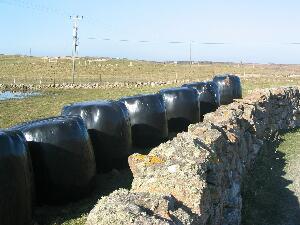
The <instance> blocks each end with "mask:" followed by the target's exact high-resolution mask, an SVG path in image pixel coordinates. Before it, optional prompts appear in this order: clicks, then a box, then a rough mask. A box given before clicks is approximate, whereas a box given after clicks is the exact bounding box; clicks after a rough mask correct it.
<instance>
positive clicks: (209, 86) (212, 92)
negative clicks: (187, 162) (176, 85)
mask: <svg viewBox="0 0 300 225" xmlns="http://www.w3.org/2000/svg"><path fill="white" fill-rule="evenodd" d="M183 87H188V88H193V89H196V90H197V92H198V98H199V102H200V117H201V121H203V117H204V115H205V114H206V113H210V112H214V111H215V110H216V109H217V108H218V107H219V106H220V93H219V89H218V86H217V84H215V83H214V82H212V81H207V82H195V83H190V84H184V85H183Z"/></svg>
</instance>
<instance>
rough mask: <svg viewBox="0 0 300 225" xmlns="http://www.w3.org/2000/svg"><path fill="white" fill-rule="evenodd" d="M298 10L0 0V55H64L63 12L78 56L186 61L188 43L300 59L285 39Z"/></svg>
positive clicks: (296, 29)
mask: <svg viewBox="0 0 300 225" xmlns="http://www.w3.org/2000/svg"><path fill="white" fill-rule="evenodd" d="M299 10H300V1H297V0H286V1H282V0H272V1H271V0H227V1H225V0H198V1H197V0H186V1H183V0H181V1H179V0H151V1H150V0H148V1H146V0H127V1H121V0H119V1H117V0H110V1H102V0H98V1H95V0H94V1H92V0H85V1H79V0H64V1H61V0H60V1H59V0H51V1H49V0H48V1H46V0H39V1H38V0H31V1H29V0H0V21H1V22H0V24H1V26H0V27H1V35H0V53H5V54H29V49H30V48H31V49H32V54H33V55H39V56H42V55H51V56H54V55H70V54H71V46H72V45H71V43H72V23H71V20H70V19H69V18H68V16H69V15H77V14H79V15H82V16H84V19H83V20H82V21H81V22H80V27H79V38H80V47H79V55H80V56H108V57H121V58H122V57H127V58H131V59H147V60H188V59H189V42H190V41H193V43H192V58H193V59H194V60H212V61H235V62H239V61H241V60H242V61H244V62H258V63H269V62H273V63H300V45H292V44H289V43H294V42H300V13H299ZM91 37H92V38H96V39H89V38H91ZM104 38H109V39H111V40H110V41H105V40H102V39H104ZM123 39H126V40H129V41H128V42H122V41H120V40H123ZM141 40H147V41H149V42H147V43H141V42H139V41H141ZM172 41H180V42H184V43H177V44H171V43H169V42H172ZM206 42H222V43H225V44H223V45H206V44H203V43H206Z"/></svg>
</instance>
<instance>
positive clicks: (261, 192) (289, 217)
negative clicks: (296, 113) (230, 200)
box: [242, 129, 300, 225]
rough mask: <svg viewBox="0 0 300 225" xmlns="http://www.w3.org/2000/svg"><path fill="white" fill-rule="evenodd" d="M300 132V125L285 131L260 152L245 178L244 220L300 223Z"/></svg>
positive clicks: (250, 224)
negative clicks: (292, 129)
mask: <svg viewBox="0 0 300 225" xmlns="http://www.w3.org/2000/svg"><path fill="white" fill-rule="evenodd" d="M299 135H300V129H298V130H294V131H291V132H289V133H283V134H281V135H280V137H279V139H278V140H276V141H272V142H268V143H266V145H265V146H264V149H263V151H261V153H260V154H259V155H258V157H257V159H256V162H255V165H254V167H253V170H252V171H250V174H249V175H248V176H247V177H246V179H245V180H244V187H245V188H244V190H243V193H242V195H243V210H242V218H243V221H242V224H244V225H256V224H258V225H260V224H263V225H283V224H291V225H294V224H299V221H300V207H299V200H298V198H299V197H300V195H299V191H300V190H299V188H300V187H298V186H295V183H299V168H300V163H299V162H300V147H299V146H300V139H299ZM291 177H294V178H293V179H291ZM297 181H298V182H297ZM296 193H298V194H296ZM297 195H298V196H297Z"/></svg>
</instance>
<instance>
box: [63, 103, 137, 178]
mask: <svg viewBox="0 0 300 225" xmlns="http://www.w3.org/2000/svg"><path fill="white" fill-rule="evenodd" d="M62 115H78V116H81V117H82V119H83V121H84V123H85V124H86V126H87V129H88V132H89V135H90V137H91V141H92V144H93V148H94V152H95V158H96V164H97V171H98V172H106V171H109V170H111V169H113V168H123V167H125V166H126V165H127V157H128V156H129V155H130V153H131V152H130V149H131V145H132V143H131V142H132V141H131V127H130V118H129V114H128V112H127V109H126V106H125V105H124V104H121V103H118V102H115V101H91V102H80V103H75V104H71V105H68V106H65V107H64V108H63V110H62Z"/></svg>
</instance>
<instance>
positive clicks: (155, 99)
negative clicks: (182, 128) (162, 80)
mask: <svg viewBox="0 0 300 225" xmlns="http://www.w3.org/2000/svg"><path fill="white" fill-rule="evenodd" d="M120 102H123V103H124V104H125V106H126V108H127V110H128V112H129V116H130V122H131V133H132V140H133V145H135V146H138V147H153V146H155V145H158V144H160V143H161V142H162V141H165V140H166V139H167V138H168V125H167V118H166V109H165V105H164V102H163V99H162V96H161V95H159V94H149V95H137V96H132V97H125V98H122V99H120Z"/></svg>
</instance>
